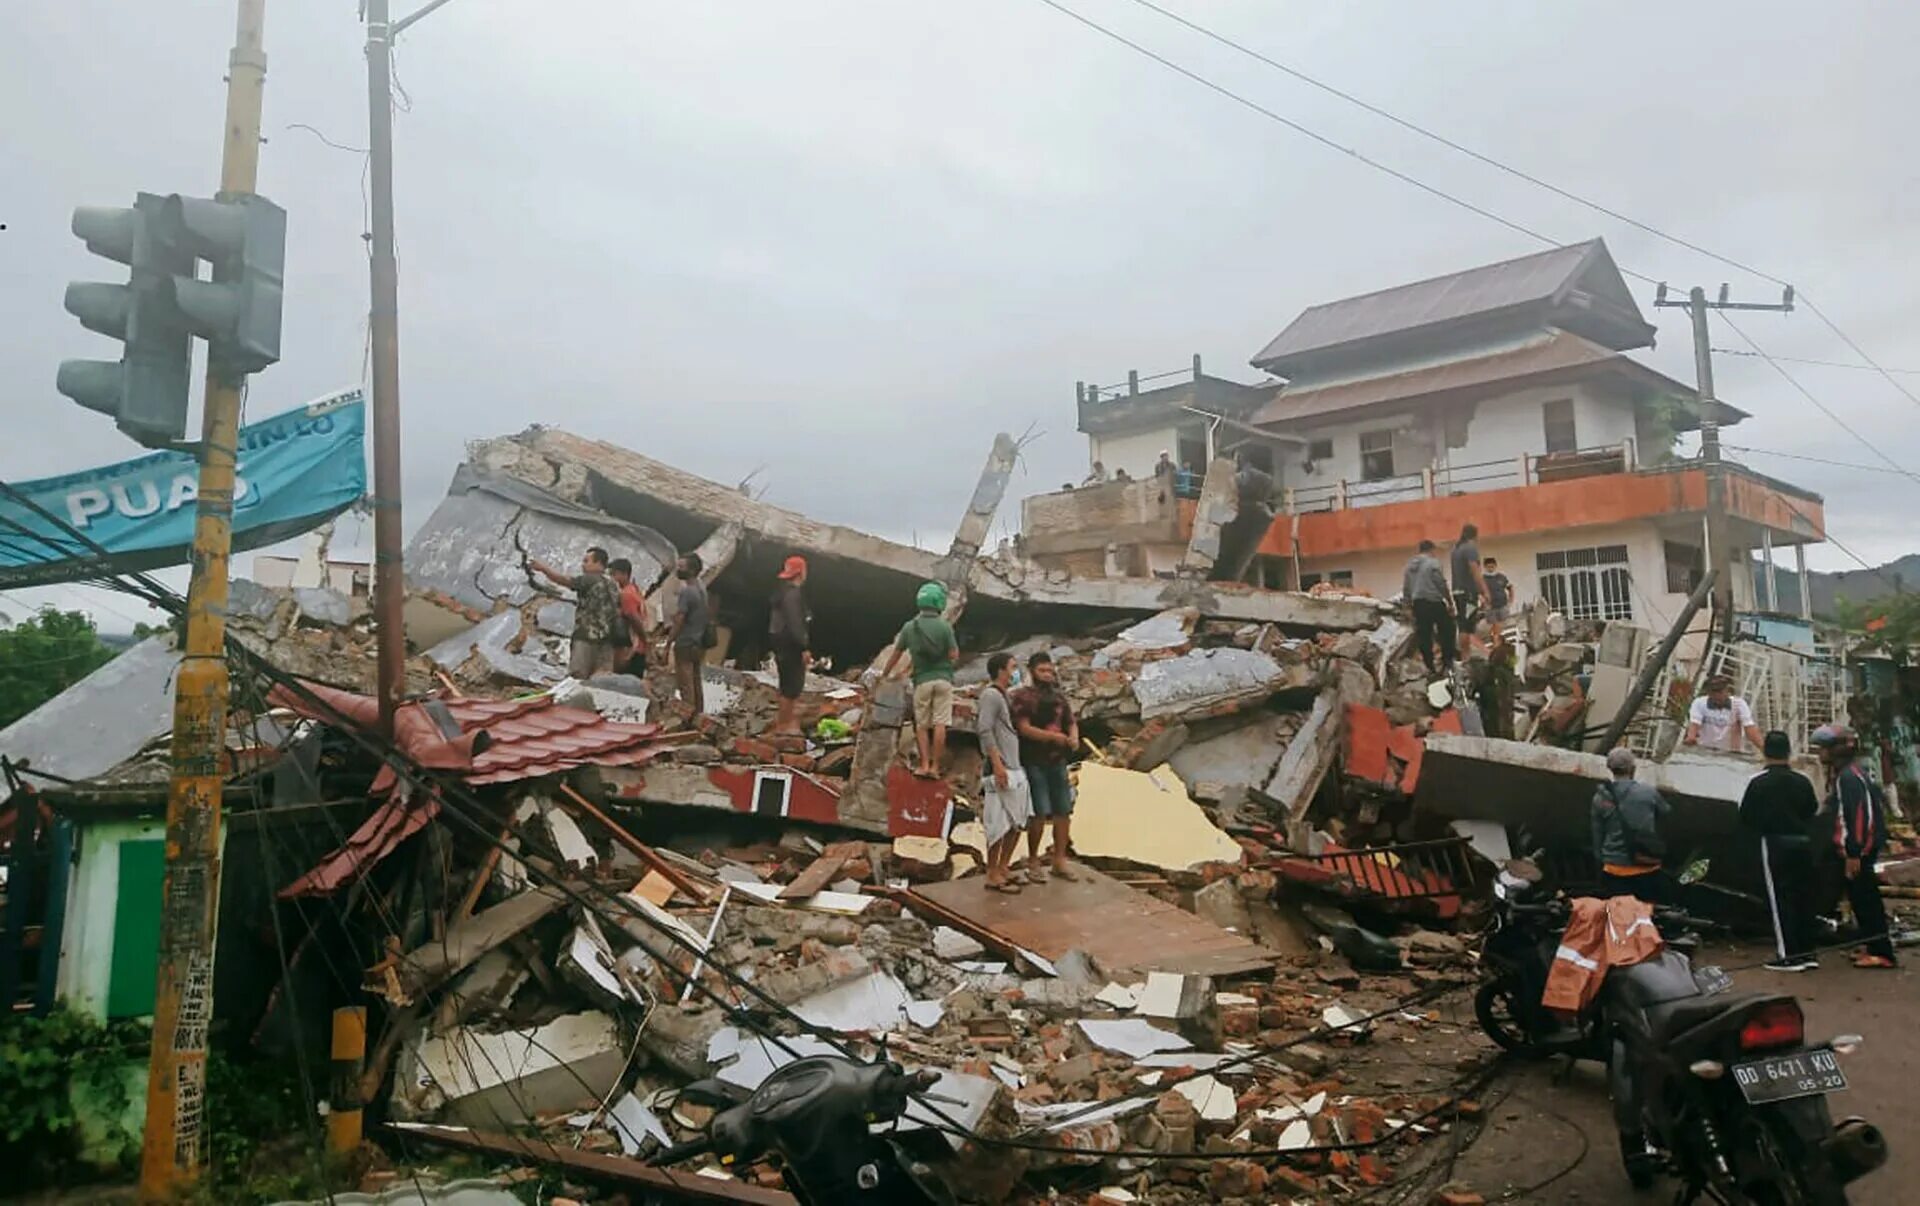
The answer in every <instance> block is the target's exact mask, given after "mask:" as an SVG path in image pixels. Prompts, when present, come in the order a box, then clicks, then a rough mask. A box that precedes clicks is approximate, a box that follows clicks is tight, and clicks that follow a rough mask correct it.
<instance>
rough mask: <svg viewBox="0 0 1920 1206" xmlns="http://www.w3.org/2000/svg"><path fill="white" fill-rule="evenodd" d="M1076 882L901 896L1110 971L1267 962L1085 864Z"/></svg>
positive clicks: (925, 888) (1238, 967) (955, 884)
mask: <svg viewBox="0 0 1920 1206" xmlns="http://www.w3.org/2000/svg"><path fill="white" fill-rule="evenodd" d="M1074 874H1075V875H1076V876H1078V877H1079V878H1078V880H1077V881H1076V882H1072V883H1068V882H1066V881H1063V880H1054V881H1053V882H1051V883H1049V884H1048V885H1047V888H1046V890H1045V891H1044V892H1026V893H1022V894H1021V895H1019V896H1005V895H1002V894H1000V893H998V892H990V891H988V890H987V888H986V887H985V885H984V884H983V882H982V880H981V877H979V876H971V877H969V878H967V879H959V880H951V881H948V882H946V883H938V884H920V885H916V886H915V887H913V888H912V889H910V890H908V891H907V892H905V893H903V894H901V895H900V896H899V899H901V900H902V901H903V903H905V904H906V905H907V907H908V908H910V909H912V910H913V911H914V913H915V914H916V915H919V916H922V917H926V918H927V919H929V920H931V921H937V922H940V923H943V924H947V925H952V926H956V927H959V928H963V929H964V930H965V931H967V932H969V933H971V934H972V935H973V936H974V937H975V938H977V939H979V940H980V941H982V942H984V943H987V944H988V945H989V946H990V947H992V948H994V949H996V950H1013V949H1020V950H1027V951H1033V952H1036V953H1038V954H1039V955H1041V956H1042V957H1043V958H1046V959H1063V958H1065V957H1066V955H1067V952H1068V951H1071V950H1075V949H1079V950H1081V951H1084V952H1085V953H1086V954H1087V955H1088V956H1090V957H1091V958H1092V959H1093V960H1094V961H1095V962H1096V963H1097V964H1099V965H1100V966H1101V967H1104V968H1108V969H1110V970H1111V971H1112V972H1113V973H1114V974H1116V975H1117V974H1119V973H1121V972H1124V971H1128V970H1132V971H1140V972H1145V971H1171V972H1181V973H1192V974H1196V975H1212V976H1228V975H1235V974H1238V973H1240V972H1251V971H1259V970H1262V969H1265V968H1268V967H1271V966H1272V962H1273V960H1274V958H1275V957H1276V956H1275V955H1274V954H1273V953H1272V952H1270V951H1265V950H1262V949H1261V948H1259V947H1257V946H1254V945H1253V944H1252V943H1251V942H1249V941H1247V940H1246V939H1245V938H1242V937H1239V936H1237V935H1234V934H1229V933H1227V932H1226V931H1225V930H1222V929H1220V928H1219V927H1217V926H1214V925H1209V924H1208V923H1207V922H1205V921H1202V920H1201V919H1200V918H1198V917H1195V916H1194V915H1193V914H1192V913H1189V912H1187V911H1185V910H1184V909H1178V908H1175V907H1174V906H1172V905H1170V904H1167V903H1166V902H1165V901H1162V900H1159V899H1157V898H1155V897H1153V896H1149V895H1148V894H1147V893H1145V892H1140V891H1136V890H1134V889H1132V888H1128V887H1127V886H1125V885H1124V884H1121V883H1119V882H1118V881H1116V880H1114V879H1111V878H1109V877H1108V876H1105V875H1102V874H1100V873H1099V872H1098V871H1095V870H1094V869H1093V868H1091V867H1085V866H1080V867H1076V868H1075V869H1074Z"/></svg>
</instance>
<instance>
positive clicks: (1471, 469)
mask: <svg viewBox="0 0 1920 1206" xmlns="http://www.w3.org/2000/svg"><path fill="white" fill-rule="evenodd" d="M1635 468H1637V466H1636V464H1635V456H1634V446H1633V441H1632V440H1626V441H1623V442H1621V443H1619V444H1603V445H1599V446H1597V447H1593V448H1579V449H1575V450H1574V451H1572V452H1556V453H1549V454H1547V455H1544V456H1541V455H1537V454H1535V453H1530V452H1523V453H1521V454H1520V455H1519V456H1517V457H1514V458H1512V459H1511V460H1499V461H1480V462H1476V463H1473V464H1466V465H1451V464H1450V465H1443V466H1440V467H1438V468H1428V469H1422V470H1421V471H1420V472H1418V473H1405V474H1399V475H1396V476H1394V477H1386V478H1377V479H1374V480H1371V481H1347V480H1344V479H1343V480H1341V481H1337V482H1330V483H1328V484H1327V485H1324V486H1289V487H1287V488H1286V489H1285V490H1284V491H1283V492H1282V503H1281V505H1282V508H1283V509H1284V510H1285V511H1286V512H1287V513H1288V514H1291V515H1303V514H1310V513H1312V512H1315V511H1345V510H1349V509H1351V508H1354V507H1378V506H1383V505H1385V504H1387V503H1402V502H1417V501H1419V500H1421V499H1429V498H1446V497H1449V496H1451V495H1455V494H1478V493H1481V492H1483V491H1487V490H1510V489H1512V488H1513V487H1515V486H1531V485H1537V484H1539V483H1541V482H1557V481H1568V480H1571V479H1573V478H1577V477H1597V476H1601V475H1604V474H1612V473H1628V472H1632V471H1633V470H1634V469H1635Z"/></svg>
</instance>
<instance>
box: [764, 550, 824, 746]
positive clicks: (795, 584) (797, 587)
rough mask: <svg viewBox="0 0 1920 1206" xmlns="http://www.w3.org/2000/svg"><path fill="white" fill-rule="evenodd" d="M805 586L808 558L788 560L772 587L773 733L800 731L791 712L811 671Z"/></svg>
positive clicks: (769, 624)
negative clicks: (776, 682)
mask: <svg viewBox="0 0 1920 1206" xmlns="http://www.w3.org/2000/svg"><path fill="white" fill-rule="evenodd" d="M806 584H807V559H806V558H805V557H789V558H787V563H786V564H785V565H784V566H782V567H781V568H780V582H779V585H777V586H775V587H774V588H773V606H772V608H771V612H770V615H769V618H768V620H767V636H768V638H769V640H770V643H771V644H772V645H773V664H774V667H775V669H776V670H778V671H779V676H780V711H779V715H778V716H776V717H775V719H774V722H773V731H774V732H776V733H786V734H790V735H791V734H797V733H799V732H800V722H799V720H797V719H796V718H795V717H794V709H795V708H796V707H798V706H799V703H800V693H801V692H802V691H804V690H806V686H807V671H808V670H811V669H812V668H813V653H812V652H811V645H810V636H809V629H810V628H811V626H812V622H813V615H812V613H810V612H809V611H808V610H807V597H806V595H804V594H802V593H801V588H802V587H804V586H805V585H806Z"/></svg>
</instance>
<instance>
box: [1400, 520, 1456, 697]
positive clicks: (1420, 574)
mask: <svg viewBox="0 0 1920 1206" xmlns="http://www.w3.org/2000/svg"><path fill="white" fill-rule="evenodd" d="M1401 593H1402V595H1403V597H1404V598H1405V599H1406V601H1407V604H1408V606H1410V607H1412V608H1413V645H1414V648H1416V649H1418V650H1419V651H1420V660H1421V661H1423V662H1425V663H1426V664H1427V673H1428V674H1434V673H1437V671H1436V670H1435V669H1434V666H1433V647H1434V644H1435V642H1436V640H1437V641H1438V643H1439V646H1440V666H1441V669H1444V670H1451V669H1452V668H1453V650H1454V645H1455V643H1456V642H1457V639H1458V638H1457V637H1456V635H1455V633H1454V628H1453V600H1452V599H1451V598H1450V597H1449V596H1448V594H1447V571H1445V570H1444V569H1441V568H1440V558H1439V557H1437V556H1435V555H1434V543H1433V541H1431V540H1422V541H1421V542H1420V551H1419V552H1417V553H1415V554H1414V555H1413V559H1412V560H1410V561H1408V562H1407V572H1406V575H1405V577H1404V579H1403V580H1402V583H1401Z"/></svg>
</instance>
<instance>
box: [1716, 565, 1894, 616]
mask: <svg viewBox="0 0 1920 1206" xmlns="http://www.w3.org/2000/svg"><path fill="white" fill-rule="evenodd" d="M1774 577H1775V581H1777V582H1778V583H1779V585H1780V610H1781V611H1783V612H1786V613H1788V614H1789V615H1793V614H1798V612H1799V611H1800V575H1798V574H1796V573H1794V572H1793V571H1792V570H1789V569H1781V570H1776V571H1775V575H1774ZM1753 581H1754V591H1753V593H1754V597H1755V598H1762V597H1764V596H1763V594H1762V589H1763V588H1762V587H1761V586H1760V565H1759V562H1758V561H1756V562H1755V563H1754V570H1753ZM1807 582H1808V585H1809V587H1810V588H1811V589H1812V592H1813V614H1814V615H1816V616H1822V617H1830V616H1832V615H1833V605H1834V601H1835V600H1837V599H1843V598H1844V599H1848V600H1851V601H1852V602H1855V603H1865V602H1868V601H1869V600H1872V599H1878V598H1880V597H1881V596H1882V595H1890V594H1893V593H1894V589H1895V586H1896V584H1897V585H1898V586H1899V588H1900V589H1901V590H1915V589H1920V553H1909V554H1907V555H1906V556H1905V557H1902V558H1900V559H1899V560H1898V561H1889V562H1887V564H1885V565H1881V566H1875V567H1874V568H1873V569H1870V570H1863V569H1856V570H1841V571H1838V572H1836V573H1823V572H1821V571H1820V570H1813V571H1811V572H1809V573H1808V574H1807Z"/></svg>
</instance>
